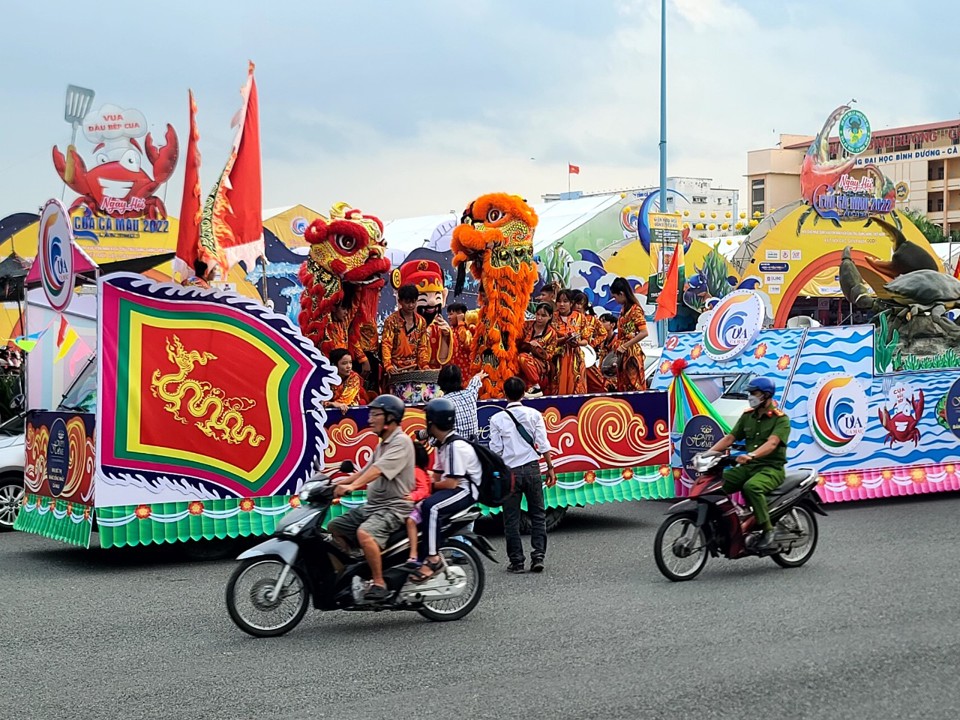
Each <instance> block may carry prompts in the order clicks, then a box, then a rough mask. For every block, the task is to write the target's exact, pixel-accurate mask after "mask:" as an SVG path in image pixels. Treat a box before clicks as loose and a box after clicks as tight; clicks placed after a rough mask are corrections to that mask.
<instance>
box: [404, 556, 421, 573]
mask: <svg viewBox="0 0 960 720" xmlns="http://www.w3.org/2000/svg"><path fill="white" fill-rule="evenodd" d="M422 567H423V563H422V562H420V561H419V560H413V559H408V560H407V561H406V562H405V563H404V564H403V565H401V566H400V569H401V570H409V571H410V572H417V571H418V570H420V568H422Z"/></svg>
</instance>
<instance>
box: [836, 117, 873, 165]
mask: <svg viewBox="0 0 960 720" xmlns="http://www.w3.org/2000/svg"><path fill="white" fill-rule="evenodd" d="M840 144H841V145H843V149H844V150H846V151H847V152H848V153H850V154H851V155H859V154H860V153H862V152H863V151H864V150H866V149H867V148H868V147H869V146H870V121H869V120H867V116H866V115H864V114H863V113H862V112H860V111H859V110H847V112H845V113H844V114H843V116H842V117H841V118H840Z"/></svg>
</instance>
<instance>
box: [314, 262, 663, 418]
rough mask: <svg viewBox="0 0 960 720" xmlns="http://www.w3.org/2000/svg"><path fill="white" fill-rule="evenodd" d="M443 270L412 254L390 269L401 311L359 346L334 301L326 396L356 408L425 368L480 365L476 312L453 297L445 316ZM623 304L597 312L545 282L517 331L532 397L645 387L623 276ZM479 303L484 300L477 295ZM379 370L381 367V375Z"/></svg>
mask: <svg viewBox="0 0 960 720" xmlns="http://www.w3.org/2000/svg"><path fill="white" fill-rule="evenodd" d="M442 277H443V276H442V272H441V270H440V267H439V265H438V264H437V263H435V262H432V261H429V260H419V261H413V262H411V263H406V264H404V265H403V266H401V267H400V268H399V269H398V270H396V271H394V277H393V284H394V287H395V288H396V291H397V309H396V311H395V312H393V313H392V314H391V315H389V316H388V317H387V318H386V319H385V320H384V322H383V328H382V330H381V332H380V338H379V343H377V342H376V341H375V339H374V343H371V344H370V345H369V346H367V347H364V344H365V343H364V342H363V340H359V341H357V342H355V343H354V347H348V345H349V341H348V334H347V327H346V313H345V312H344V310H343V309H342V308H335V309H334V311H333V313H332V317H331V322H330V323H328V324H327V326H326V329H325V333H324V337H323V339H322V341H321V342H320V349H321V351H322V352H323V353H324V354H325V355H326V356H327V357H328V358H329V359H330V362H331V364H333V365H334V366H335V367H336V369H337V372H338V373H339V375H340V377H341V384H340V385H339V386H337V387H336V389H335V390H334V396H333V398H332V399H331V400H330V401H329V402H328V405H329V406H331V407H337V408H340V409H341V410H345V409H346V408H347V407H349V406H351V405H362V404H364V403H365V402H366V399H367V397H368V396H369V395H370V394H377V393H380V392H391V391H392V390H393V388H394V387H395V381H396V379H397V378H398V377H401V376H404V375H405V374H406V375H411V374H413V375H415V374H417V373H418V372H419V373H422V374H424V375H429V374H430V372H431V371H439V370H440V369H441V368H443V367H444V366H446V365H456V366H457V367H459V368H460V371H461V374H462V376H463V377H473V375H475V374H476V373H477V372H478V371H479V370H480V369H481V349H480V348H478V347H477V340H478V338H477V335H478V333H477V324H476V321H477V318H476V317H471V316H472V315H473V316H475V315H476V314H477V313H476V311H473V312H472V311H468V309H467V306H466V305H465V304H463V303H460V302H454V303H451V304H449V305H447V307H446V312H447V317H446V318H444V317H443V313H442V309H443V305H442V303H443V300H444V296H445V291H444V288H443V281H442ZM611 293H612V296H613V298H614V299H615V300H616V301H617V303H619V304H620V305H621V308H622V309H621V312H620V315H619V317H617V316H615V315H613V314H612V313H605V314H603V315H602V316H599V317H598V316H597V315H596V313H595V312H594V310H593V308H592V307H591V305H590V303H589V302H588V299H587V297H586V295H585V294H584V293H583V292H582V291H580V290H574V289H570V288H561V287H559V286H558V284H557V283H549V284H547V285H545V286H544V287H543V288H542V289H541V291H540V293H539V295H538V296H537V298H536V299H535V300H533V301H532V303H531V309H532V310H533V311H534V312H533V319H531V320H527V321H526V322H525V323H524V327H523V337H522V338H520V337H518V338H517V351H518V361H519V369H520V374H521V375H522V376H523V378H524V380H525V381H526V382H527V385H528V387H530V388H531V391H530V392H531V394H534V395H536V394H543V395H575V394H584V393H605V392H629V391H636V390H646V378H645V373H644V355H643V349H642V347H641V345H640V343H641V341H642V340H643V339H644V338H645V337H646V336H647V325H646V320H645V318H644V315H643V309H642V307H641V306H640V304H639V302H638V301H637V298H636V296H635V295H634V292H633V289H632V288H631V287H630V284H629V283H628V282H627V280H625V279H624V278H617V279H616V280H615V281H614V282H613V284H612V285H611ZM478 299H479V301H480V303H481V305H482V304H483V303H484V302H485V300H486V298H485V296H484V293H483V292H482V290H481V292H480V293H479V296H478ZM378 369H379V373H378Z"/></svg>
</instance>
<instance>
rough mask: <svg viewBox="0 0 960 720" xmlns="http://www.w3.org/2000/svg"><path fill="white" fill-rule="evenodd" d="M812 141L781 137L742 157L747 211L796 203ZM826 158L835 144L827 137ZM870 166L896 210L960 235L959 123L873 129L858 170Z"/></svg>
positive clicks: (834, 151) (833, 153)
mask: <svg viewBox="0 0 960 720" xmlns="http://www.w3.org/2000/svg"><path fill="white" fill-rule="evenodd" d="M812 141H813V136H808V135H781V136H780V142H779V144H778V145H777V147H775V148H766V149H763V150H751V151H750V152H748V153H747V192H748V193H749V197H748V199H747V207H746V210H747V211H748V213H749V214H750V215H753V214H754V213H755V212H760V213H761V214H763V215H766V214H767V213H769V212H771V211H772V210H775V209H776V208H779V207H783V206H784V205H786V204H788V203H791V202H794V201H796V200H798V199H799V198H800V165H801V163H802V162H803V156H804V154H805V153H806V151H807V148H808V147H809V146H810V143H811V142H812ZM829 142H830V151H829V152H830V158H831V159H834V158H836V157H837V153H838V152H839V141H838V139H837V138H836V137H832V138H830V141H829ZM868 165H874V166H876V167H877V168H879V169H880V170H881V172H883V174H884V175H886V176H887V177H888V178H890V179H891V180H892V181H893V182H894V183H895V184H896V185H897V205H898V206H900V207H908V208H911V209H914V210H917V211H919V212H921V213H923V214H925V215H926V216H927V219H929V220H930V221H931V222H934V223H938V224H939V225H941V226H942V227H943V231H944V233H945V234H947V233H949V232H950V231H951V230H957V231H960V120H947V121H944V122H936V123H928V124H926V125H910V126H907V127H899V128H889V129H884V130H877V129H874V130H873V135H872V137H871V140H870V145H869V147H868V148H867V150H866V151H864V152H863V154H861V155H859V156H858V157H857V164H856V167H857V168H863V167H865V166H868Z"/></svg>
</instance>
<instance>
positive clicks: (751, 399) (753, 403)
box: [747, 395, 763, 410]
mask: <svg viewBox="0 0 960 720" xmlns="http://www.w3.org/2000/svg"><path fill="white" fill-rule="evenodd" d="M747 404H749V405H750V407H751V408H753V409H754V410H756V409H757V408H758V407H760V406H761V405H763V398H762V397H759V396H757V395H749V396H747Z"/></svg>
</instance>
